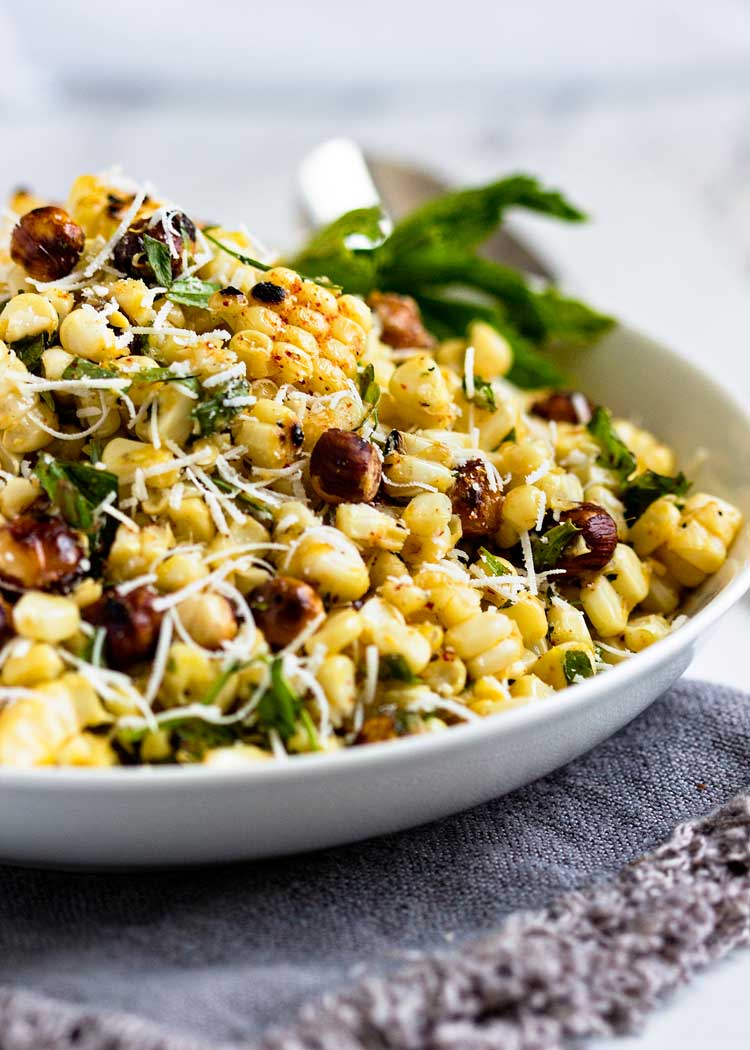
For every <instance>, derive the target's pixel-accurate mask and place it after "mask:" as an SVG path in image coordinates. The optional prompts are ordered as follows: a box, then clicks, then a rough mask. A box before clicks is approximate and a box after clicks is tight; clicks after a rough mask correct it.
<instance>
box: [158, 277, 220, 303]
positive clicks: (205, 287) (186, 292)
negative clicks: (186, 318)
mask: <svg viewBox="0 0 750 1050" xmlns="http://www.w3.org/2000/svg"><path fill="white" fill-rule="evenodd" d="M219 288H220V285H218V284H213V283H212V282H211V281H202V280H201V279H200V278H199V277H196V276H195V275H191V276H189V277H178V278H177V279H176V280H175V281H172V283H171V285H169V291H168V292H167V299H169V300H170V301H171V302H173V303H179V304H180V305H181V306H198V307H200V308H201V309H202V310H207V309H208V301H209V299H210V298H211V296H212V295H213V294H214V292H217V291H218V290H219Z"/></svg>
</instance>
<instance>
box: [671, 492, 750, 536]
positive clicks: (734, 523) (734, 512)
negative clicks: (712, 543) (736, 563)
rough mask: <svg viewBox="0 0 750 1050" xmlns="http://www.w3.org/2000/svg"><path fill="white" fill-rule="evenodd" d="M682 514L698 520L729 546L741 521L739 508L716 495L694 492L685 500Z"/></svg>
mask: <svg viewBox="0 0 750 1050" xmlns="http://www.w3.org/2000/svg"><path fill="white" fill-rule="evenodd" d="M683 514H684V516H685V518H686V519H687V520H694V521H699V522H700V524H701V525H702V526H703V527H704V528H705V529H707V530H708V531H709V532H710V533H711V534H712V535H713V536H716V538H717V539H719V540H721V542H722V543H723V544H724V546H725V547H729V546H730V544H731V543H732V540H733V539H734V537H735V536H736V535H737V530H738V529H739V527H740V523H741V522H742V514H741V513H740V512H739V510H738V509H737V508H736V507H734V506H732V504H731V503H727V501H726V500H723V499H718V498H717V497H716V496H708V495H706V493H705V492H696V493H694V495H692V496H690V497H689V498H688V499H687V500H686V501H685V507H684V510H683Z"/></svg>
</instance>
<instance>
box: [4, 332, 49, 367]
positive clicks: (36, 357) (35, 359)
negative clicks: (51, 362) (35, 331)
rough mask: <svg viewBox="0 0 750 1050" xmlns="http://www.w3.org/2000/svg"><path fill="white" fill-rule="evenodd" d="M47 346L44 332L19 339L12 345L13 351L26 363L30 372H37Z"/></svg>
mask: <svg viewBox="0 0 750 1050" xmlns="http://www.w3.org/2000/svg"><path fill="white" fill-rule="evenodd" d="M46 348H47V340H46V338H45V336H44V333H42V334H41V335H33V336H30V337H29V338H28V339H19V340H17V341H16V342H15V343H13V345H12V350H13V353H14V354H15V355H16V357H17V358H18V359H19V361H22V362H23V364H25V365H26V367H27V368H28V370H29V372H36V371H37V369H38V368H39V364H40V362H41V360H42V354H43V353H44V351H45V350H46Z"/></svg>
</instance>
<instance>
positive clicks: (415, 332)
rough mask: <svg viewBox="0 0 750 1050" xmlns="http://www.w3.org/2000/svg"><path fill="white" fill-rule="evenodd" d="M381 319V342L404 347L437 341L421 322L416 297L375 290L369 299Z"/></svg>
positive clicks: (422, 345)
mask: <svg viewBox="0 0 750 1050" xmlns="http://www.w3.org/2000/svg"><path fill="white" fill-rule="evenodd" d="M367 302H368V304H369V306H370V307H371V308H372V309H373V310H374V311H375V314H376V315H377V317H378V319H379V320H380V325H381V332H380V338H381V340H382V342H384V343H387V344H388V346H392V347H394V348H395V349H397V350H400V349H403V348H405V347H430V346H434V345H435V340H434V339H433V338H432V336H431V335H430V333H429V332H428V331H427V329H426V328H425V327H424V325H423V324H422V315H421V314H420V312H419V307H418V306H417V303H416V302H415V300H414V299H412V298H411V296H409V295H397V294H396V293H395V292H372V293H371V294H370V296H369V297H368V299H367Z"/></svg>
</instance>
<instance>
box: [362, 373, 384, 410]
mask: <svg viewBox="0 0 750 1050" xmlns="http://www.w3.org/2000/svg"><path fill="white" fill-rule="evenodd" d="M359 393H360V397H361V398H362V401H363V402H364V403H365V404H366V405H367V404H369V405H372V406H373V407H375V406H376V405H377V404H378V402H379V401H380V387H379V386H378V384H377V383H376V382H375V366H374V365H372V364H368V365H365V367H364V368H363V369H362V370H361V371H360V373H359Z"/></svg>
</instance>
